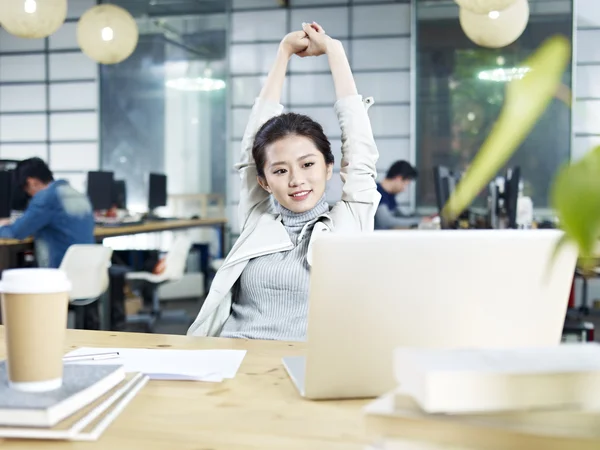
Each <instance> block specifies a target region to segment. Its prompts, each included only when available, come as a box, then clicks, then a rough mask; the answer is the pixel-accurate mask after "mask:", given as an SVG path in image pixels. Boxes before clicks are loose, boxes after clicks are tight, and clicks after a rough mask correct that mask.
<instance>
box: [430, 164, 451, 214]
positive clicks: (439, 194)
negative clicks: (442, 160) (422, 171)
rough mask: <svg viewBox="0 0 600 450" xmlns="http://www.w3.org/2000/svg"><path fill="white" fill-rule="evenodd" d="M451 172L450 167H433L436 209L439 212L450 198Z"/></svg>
mask: <svg viewBox="0 0 600 450" xmlns="http://www.w3.org/2000/svg"><path fill="white" fill-rule="evenodd" d="M451 177H452V174H451V173H450V169H448V168H447V167H444V166H436V167H434V169H433V180H434V183H435V199H436V202H437V207H438V211H439V212H440V213H441V212H442V209H444V205H446V203H447V202H448V199H449V198H450V194H451V192H452V191H451V189H452V185H453V183H451Z"/></svg>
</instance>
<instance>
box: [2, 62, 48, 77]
mask: <svg viewBox="0 0 600 450" xmlns="http://www.w3.org/2000/svg"><path fill="white" fill-rule="evenodd" d="M45 79H46V63H45V59H44V55H10V56H0V82H2V81H44V80H45Z"/></svg>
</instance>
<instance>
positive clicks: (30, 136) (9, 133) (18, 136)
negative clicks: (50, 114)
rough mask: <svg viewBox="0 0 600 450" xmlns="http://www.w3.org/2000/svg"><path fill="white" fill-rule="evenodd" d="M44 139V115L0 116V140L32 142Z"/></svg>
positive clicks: (45, 128)
mask: <svg viewBox="0 0 600 450" xmlns="http://www.w3.org/2000/svg"><path fill="white" fill-rule="evenodd" d="M46 139H47V126H46V114H31V115H26V114H19V115H9V114H5V115H2V116H0V140H2V141H21V142H23V141H32V142H33V141H45V140H46Z"/></svg>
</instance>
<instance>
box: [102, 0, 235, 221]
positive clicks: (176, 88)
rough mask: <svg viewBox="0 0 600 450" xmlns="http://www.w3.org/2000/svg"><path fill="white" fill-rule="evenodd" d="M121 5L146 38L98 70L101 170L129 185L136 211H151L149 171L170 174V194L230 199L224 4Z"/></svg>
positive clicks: (130, 0) (129, 0) (129, 1)
mask: <svg viewBox="0 0 600 450" xmlns="http://www.w3.org/2000/svg"><path fill="white" fill-rule="evenodd" d="M113 3H114V2H113ZM116 3H118V4H120V5H121V6H123V7H125V8H126V9H127V10H128V11H129V12H131V13H132V14H133V15H134V17H135V18H136V21H137V23H138V27H139V30H140V39H139V43H138V45H137V48H136V50H135V52H134V53H133V54H132V55H131V56H130V57H129V58H127V59H126V60H125V61H123V62H121V63H119V64H116V65H111V66H101V69H100V80H101V91H100V92H101V96H100V102H101V117H102V120H101V130H100V132H101V156H102V168H103V169H104V170H112V171H114V172H115V178H118V179H126V180H127V200H128V207H129V208H130V209H131V210H134V211H146V210H147V209H148V208H147V192H148V175H149V173H151V172H156V173H165V174H166V175H167V177H168V186H167V189H168V192H169V195H178V194H198V193H216V194H222V195H223V196H225V194H226V183H227V182H226V178H225V177H226V169H225V165H226V139H225V136H226V97H227V94H226V83H225V80H226V70H227V67H226V32H227V30H226V24H227V20H226V14H225V3H226V2H224V1H221V2H196V1H190V0H186V1H178V2H139V1H134V0H122V1H120V2H116Z"/></svg>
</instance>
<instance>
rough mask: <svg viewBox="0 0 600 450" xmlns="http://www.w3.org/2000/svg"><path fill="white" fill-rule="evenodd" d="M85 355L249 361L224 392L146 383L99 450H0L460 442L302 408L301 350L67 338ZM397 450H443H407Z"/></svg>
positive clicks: (484, 438) (445, 429)
mask: <svg viewBox="0 0 600 450" xmlns="http://www.w3.org/2000/svg"><path fill="white" fill-rule="evenodd" d="M81 346H93V347H138V348H178V349H211V348H234V349H245V350H248V353H247V354H246V357H245V358H244V361H243V363H242V366H241V367H240V370H239V372H238V374H237V376H236V377H235V378H234V379H232V380H225V381H223V382H222V383H214V384H213V383H201V382H194V381H150V382H149V383H148V384H147V385H146V386H145V387H144V388H143V389H142V390H141V391H140V392H139V393H138V394H137V396H136V397H135V398H134V399H133V400H132V402H131V403H130V404H129V405H128V406H127V408H126V409H125V410H124V411H123V412H122V413H121V414H120V415H119V417H118V418H117V419H116V420H115V422H113V423H112V424H111V425H110V427H109V428H108V429H107V430H106V431H105V432H104V434H103V435H102V436H101V438H100V439H99V440H98V441H97V442H95V443H86V442H48V443H41V442H35V443H32V442H31V441H12V440H10V441H9V440H6V441H3V440H1V439H0V448H2V449H3V450H12V449H29V448H33V447H35V448H53V449H54V448H56V449H69V450H71V449H86V450H87V449H91V448H98V449H113V448H114V449H127V450H135V449H144V450H146V449H148V450H153V449H168V448H177V449H190V450H221V449H227V450H236V449H244V450H249V449H256V450H259V449H260V450H269V449H273V450H321V449H323V450H325V449H327V450H366V449H367V447H368V445H370V444H373V443H377V442H378V441H380V439H379V436H378V434H377V430H380V432H383V433H384V434H394V433H393V431H391V430H395V431H399V432H401V434H402V435H403V436H405V437H408V438H411V439H426V438H427V437H429V436H435V437H436V438H438V439H442V440H444V439H449V440H453V439H454V440H456V438H457V436H459V435H461V434H462V430H461V428H460V427H459V426H455V425H451V424H441V425H439V426H433V428H432V426H431V425H429V426H427V425H424V424H423V423H422V422H420V421H418V420H417V421H414V422H411V421H406V422H401V423H399V422H390V423H386V420H385V419H384V420H383V421H378V422H377V426H373V424H372V423H371V421H372V420H373V418H366V417H365V416H364V414H363V412H362V408H363V406H364V405H366V404H367V403H368V402H369V400H345V401H310V400H304V399H303V398H301V397H300V396H299V394H298V393H297V391H296V389H295V388H294V386H293V384H292V382H291V381H290V379H289V378H288V376H287V373H286V372H285V369H284V368H283V366H282V364H281V358H282V357H283V356H290V355H301V354H302V353H303V349H304V345H303V344H292V343H287V342H273V341H246V340H241V339H216V338H193V337H187V336H167V335H157V334H141V333H116V332H110V331H80V330H68V334H67V345H66V349H65V351H69V350H71V349H74V348H77V347H81ZM4 357H5V346H4V329H3V327H2V326H0V358H4ZM395 434H397V433H395ZM469 436H471V437H472V438H473V439H474V440H475V441H477V442H478V444H479V445H478V446H474V447H472V448H470V450H482V449H484V448H485V449H486V450H490V449H491V450H497V449H500V448H502V449H503V450H504V449H510V450H559V449H561V450H562V449H565V448H567V449H571V448H572V449H586V450H587V449H590V450H592V449H594V450H596V449H598V448H600V447H598V445H599V444H598V442H597V441H594V442H591V441H586V442H584V441H581V440H569V439H555V438H546V439H537V438H535V439H534V438H532V437H530V436H525V435H522V434H518V433H507V432H504V431H502V430H500V429H489V428H488V429H485V428H481V429H477V430H473V429H471V431H470V432H469ZM482 443H485V445H483V444H482ZM376 448H383V447H376ZM401 448H402V449H403V450H417V449H425V448H427V449H432V448H436V449H437V448H440V449H441V448H444V447H437V446H431V447H430V446H428V445H425V446H423V447H420V446H415V445H414V444H409V445H408V446H405V447H401ZM451 448H452V449H455V450H456V449H457V448H458V447H456V446H453V447H451ZM460 448H462V447H460ZM464 450H467V448H466V447H465V449H464Z"/></svg>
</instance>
